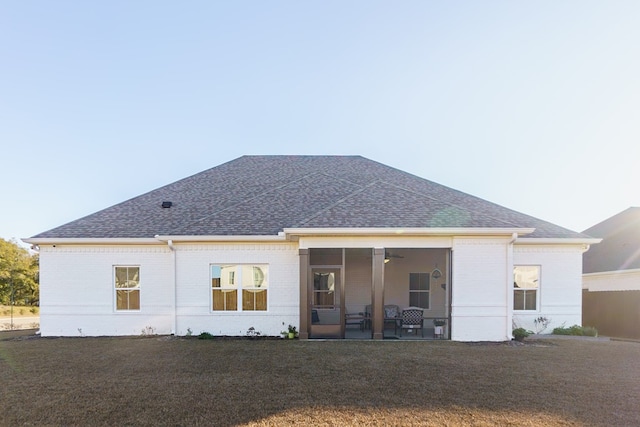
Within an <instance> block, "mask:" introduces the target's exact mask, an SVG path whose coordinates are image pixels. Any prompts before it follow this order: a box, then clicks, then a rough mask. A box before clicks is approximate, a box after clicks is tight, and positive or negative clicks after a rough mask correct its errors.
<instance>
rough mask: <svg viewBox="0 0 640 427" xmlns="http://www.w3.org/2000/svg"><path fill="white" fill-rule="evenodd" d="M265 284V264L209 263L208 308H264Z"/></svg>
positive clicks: (267, 273) (265, 297)
mask: <svg viewBox="0 0 640 427" xmlns="http://www.w3.org/2000/svg"><path fill="white" fill-rule="evenodd" d="M268 288H269V266H268V265H265V264H225V265H212V266H211V310H212V311H266V310H267V295H268Z"/></svg>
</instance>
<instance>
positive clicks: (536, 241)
mask: <svg viewBox="0 0 640 427" xmlns="http://www.w3.org/2000/svg"><path fill="white" fill-rule="evenodd" d="M601 241H602V239H595V238H592V237H591V238H589V237H523V238H518V240H516V244H519V245H595V244H597V243H600V242H601Z"/></svg>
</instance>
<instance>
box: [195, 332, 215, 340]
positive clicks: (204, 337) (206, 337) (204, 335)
mask: <svg viewBox="0 0 640 427" xmlns="http://www.w3.org/2000/svg"><path fill="white" fill-rule="evenodd" d="M198 339H199V340H212V339H213V335H211V334H210V333H209V332H202V333H201V334H200V335H198Z"/></svg>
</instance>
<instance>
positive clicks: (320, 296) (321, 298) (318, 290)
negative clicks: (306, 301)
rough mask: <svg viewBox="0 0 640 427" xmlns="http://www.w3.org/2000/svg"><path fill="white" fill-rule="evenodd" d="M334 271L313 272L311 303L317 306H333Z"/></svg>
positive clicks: (334, 297)
mask: <svg viewBox="0 0 640 427" xmlns="http://www.w3.org/2000/svg"><path fill="white" fill-rule="evenodd" d="M335 284H336V278H335V273H333V272H331V273H319V272H315V273H313V305H314V307H318V308H328V309H331V308H334V307H335V304H336V292H335Z"/></svg>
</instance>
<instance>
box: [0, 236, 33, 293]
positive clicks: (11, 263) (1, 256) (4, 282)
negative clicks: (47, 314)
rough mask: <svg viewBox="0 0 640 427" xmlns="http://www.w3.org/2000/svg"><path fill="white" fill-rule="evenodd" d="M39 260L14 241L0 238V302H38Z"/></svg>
mask: <svg viewBox="0 0 640 427" xmlns="http://www.w3.org/2000/svg"><path fill="white" fill-rule="evenodd" d="M39 261H40V259H39V256H38V254H37V253H36V254H32V253H30V252H29V251H28V250H27V249H25V248H23V247H21V246H20V245H19V244H18V243H17V242H16V241H14V240H11V241H7V240H4V239H0V304H2V305H11V304H13V305H38V304H39V303H40V289H39V288H40V287H39Z"/></svg>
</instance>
